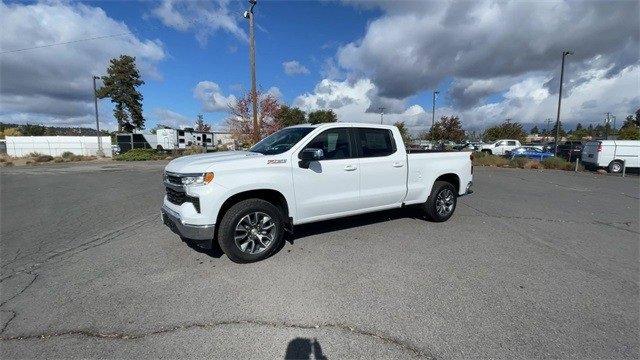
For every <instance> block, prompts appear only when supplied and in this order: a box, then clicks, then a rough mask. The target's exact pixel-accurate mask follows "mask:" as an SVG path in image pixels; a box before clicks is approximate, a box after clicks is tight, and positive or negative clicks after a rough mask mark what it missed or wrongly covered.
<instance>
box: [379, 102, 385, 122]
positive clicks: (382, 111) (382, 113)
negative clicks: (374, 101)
mask: <svg viewBox="0 0 640 360" xmlns="http://www.w3.org/2000/svg"><path fill="white" fill-rule="evenodd" d="M384 109H386V108H385V107H382V106H380V107H379V108H378V110H380V125H382V116H384Z"/></svg>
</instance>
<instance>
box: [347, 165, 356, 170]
mask: <svg viewBox="0 0 640 360" xmlns="http://www.w3.org/2000/svg"><path fill="white" fill-rule="evenodd" d="M355 169H357V167H355V166H353V165H347V166H345V167H344V170H345V171H353V170H355Z"/></svg>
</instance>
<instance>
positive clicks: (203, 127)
mask: <svg viewBox="0 0 640 360" xmlns="http://www.w3.org/2000/svg"><path fill="white" fill-rule="evenodd" d="M195 130H196V131H202V132H209V131H211V125H209V124H207V123H205V122H204V116H202V114H198V117H197V118H196V126H195Z"/></svg>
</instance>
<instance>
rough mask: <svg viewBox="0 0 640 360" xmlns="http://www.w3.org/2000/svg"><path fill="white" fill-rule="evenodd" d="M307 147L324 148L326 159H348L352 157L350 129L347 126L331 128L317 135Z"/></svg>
mask: <svg viewBox="0 0 640 360" xmlns="http://www.w3.org/2000/svg"><path fill="white" fill-rule="evenodd" d="M305 149H322V152H324V159H325V160H337V159H347V158H350V157H351V143H350V141H349V131H347V129H345V128H335V129H329V130H326V131H324V132H323V133H321V134H320V135H318V136H316V137H315V138H314V139H313V140H311V142H310V143H309V144H307V146H305Z"/></svg>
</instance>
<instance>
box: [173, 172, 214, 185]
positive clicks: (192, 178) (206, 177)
mask: <svg viewBox="0 0 640 360" xmlns="http://www.w3.org/2000/svg"><path fill="white" fill-rule="evenodd" d="M181 179H182V185H185V186H200V185H206V184H208V183H210V182H211V181H213V173H212V172H206V173H204V174H189V175H182V177H181Z"/></svg>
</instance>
